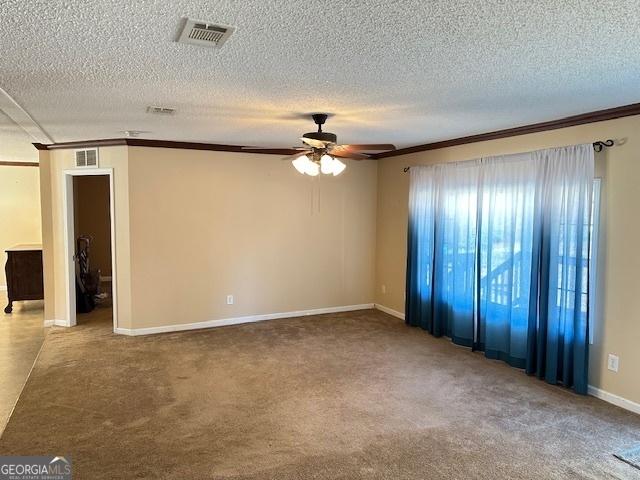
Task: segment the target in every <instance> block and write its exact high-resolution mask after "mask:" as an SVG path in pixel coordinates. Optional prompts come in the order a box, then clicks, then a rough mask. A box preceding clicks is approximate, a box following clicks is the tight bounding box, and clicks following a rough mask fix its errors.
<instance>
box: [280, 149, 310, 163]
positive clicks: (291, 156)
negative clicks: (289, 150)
mask: <svg viewBox="0 0 640 480" xmlns="http://www.w3.org/2000/svg"><path fill="white" fill-rule="evenodd" d="M310 153H312V151H311V150H303V151H300V152H296V153H295V154H294V155H289V156H287V157H283V158H282V159H281V160H287V161H289V162H291V161H293V160H295V159H296V158H300V157H301V156H302V155H309V154H310Z"/></svg>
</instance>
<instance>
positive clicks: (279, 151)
mask: <svg viewBox="0 0 640 480" xmlns="http://www.w3.org/2000/svg"><path fill="white" fill-rule="evenodd" d="M118 145H127V146H130V147H153V148H179V149H183V150H209V151H215V152H236V153H258V154H263V155H295V154H296V153H300V152H299V151H298V150H294V149H292V148H267V149H259V148H252V147H244V146H242V145H225V144H219V143H198V142H177V141H172V140H151V139H146V138H107V139H101V140H82V141H77V142H63V143H52V144H48V145H45V144H42V143H34V144H33V146H34V147H35V148H37V149H38V150H60V149H74V148H94V147H113V146H118Z"/></svg>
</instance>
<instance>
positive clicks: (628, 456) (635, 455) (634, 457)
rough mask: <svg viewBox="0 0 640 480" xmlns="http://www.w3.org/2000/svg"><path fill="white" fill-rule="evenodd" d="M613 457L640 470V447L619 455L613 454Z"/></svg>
mask: <svg viewBox="0 0 640 480" xmlns="http://www.w3.org/2000/svg"><path fill="white" fill-rule="evenodd" d="M613 456H614V457H616V458H617V459H618V460H622V461H623V462H625V463H628V464H629V465H631V466H632V467H636V468H637V469H638V470H640V445H638V446H636V447H633V448H630V449H629V450H625V451H624V452H621V453H614V454H613Z"/></svg>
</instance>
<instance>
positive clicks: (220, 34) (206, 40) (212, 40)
mask: <svg viewBox="0 0 640 480" xmlns="http://www.w3.org/2000/svg"><path fill="white" fill-rule="evenodd" d="M234 30H235V27H230V26H228V25H220V24H215V23H208V22H203V21H200V20H192V19H190V18H187V19H186V22H185V24H184V28H183V29H182V33H181V34H180V38H178V42H179V43H189V44H191V45H200V46H203V47H215V48H220V47H222V45H224V42H226V41H227V39H228V38H229V37H230V36H231V34H232V33H233V31H234Z"/></svg>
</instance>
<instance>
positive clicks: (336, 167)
mask: <svg viewBox="0 0 640 480" xmlns="http://www.w3.org/2000/svg"><path fill="white" fill-rule="evenodd" d="M345 168H347V166H346V165H345V164H344V163H342V162H341V161H340V160H338V159H337V158H334V159H333V162H331V172H330V173H333V176H334V177H336V176H338V175H340V174H341V173H342V172H343V171H344V169H345Z"/></svg>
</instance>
